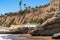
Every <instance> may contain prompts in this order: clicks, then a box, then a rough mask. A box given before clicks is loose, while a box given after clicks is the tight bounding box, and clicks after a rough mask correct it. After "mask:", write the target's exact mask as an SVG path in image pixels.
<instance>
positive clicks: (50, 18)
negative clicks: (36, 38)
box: [31, 0, 60, 35]
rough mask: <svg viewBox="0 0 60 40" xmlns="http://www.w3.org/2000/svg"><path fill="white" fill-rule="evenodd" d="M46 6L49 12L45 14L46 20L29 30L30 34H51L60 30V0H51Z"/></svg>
mask: <svg viewBox="0 0 60 40" xmlns="http://www.w3.org/2000/svg"><path fill="white" fill-rule="evenodd" d="M48 8H50V9H47V10H49V11H48V12H50V13H49V14H48V15H45V16H46V17H45V19H46V21H45V22H44V23H43V24H41V26H40V27H38V28H37V29H35V30H34V31H33V32H31V34H32V35H53V34H55V33H59V32H60V0H53V1H52V3H51V5H50V6H48ZM51 8H52V9H51Z"/></svg>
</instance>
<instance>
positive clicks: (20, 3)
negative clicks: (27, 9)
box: [19, 0, 22, 11]
mask: <svg viewBox="0 0 60 40" xmlns="http://www.w3.org/2000/svg"><path fill="white" fill-rule="evenodd" d="M19 5H20V11H21V6H22V0H20V2H19Z"/></svg>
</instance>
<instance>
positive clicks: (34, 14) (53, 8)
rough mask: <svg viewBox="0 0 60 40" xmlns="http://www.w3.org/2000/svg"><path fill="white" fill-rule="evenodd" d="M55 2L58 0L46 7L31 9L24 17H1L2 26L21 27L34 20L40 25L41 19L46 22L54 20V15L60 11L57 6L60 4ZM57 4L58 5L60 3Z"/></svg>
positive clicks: (0, 23) (0, 24)
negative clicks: (50, 19)
mask: <svg viewBox="0 0 60 40" xmlns="http://www.w3.org/2000/svg"><path fill="white" fill-rule="evenodd" d="M54 1H56V0H53V1H52V2H50V3H49V4H47V5H46V6H43V7H37V8H34V9H31V11H30V12H29V13H26V14H24V15H19V14H18V15H13V16H7V15H5V16H4V17H0V26H4V27H9V26H11V25H21V24H25V23H28V22H31V21H32V20H34V22H37V21H38V22H37V23H40V22H41V19H42V20H43V21H46V20H47V19H49V18H52V17H53V15H54V14H55V13H57V12H58V11H59V10H58V6H57V5H58V4H56V3H55V2H54ZM56 2H57V3H58V1H56ZM54 4H56V5H54Z"/></svg>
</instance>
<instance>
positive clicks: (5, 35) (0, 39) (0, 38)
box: [0, 34, 12, 40]
mask: <svg viewBox="0 0 60 40" xmlns="http://www.w3.org/2000/svg"><path fill="white" fill-rule="evenodd" d="M8 35H10V34H0V40H12V39H6V38H3V37H8ZM2 36H3V37H2Z"/></svg>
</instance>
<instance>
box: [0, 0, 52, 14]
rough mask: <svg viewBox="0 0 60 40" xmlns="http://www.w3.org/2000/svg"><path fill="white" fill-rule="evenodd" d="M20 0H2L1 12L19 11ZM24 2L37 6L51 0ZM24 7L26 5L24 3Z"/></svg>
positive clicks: (26, 0) (29, 0)
mask: <svg viewBox="0 0 60 40" xmlns="http://www.w3.org/2000/svg"><path fill="white" fill-rule="evenodd" d="M19 1H20V0H0V14H1V13H2V14H4V13H7V12H18V11H19ZM22 1H23V2H22V3H23V4H27V6H31V7H35V6H40V5H45V4H47V3H49V2H50V1H51V0H22ZM22 9H24V6H23V5H22Z"/></svg>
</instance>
